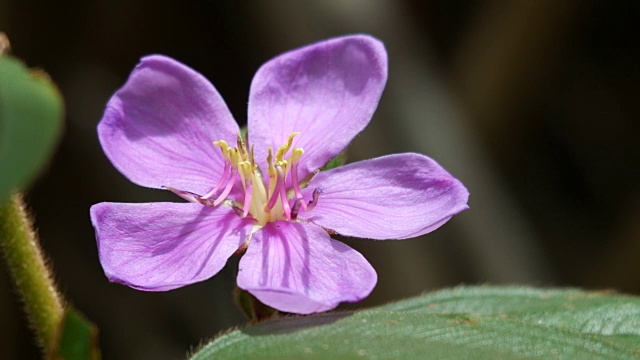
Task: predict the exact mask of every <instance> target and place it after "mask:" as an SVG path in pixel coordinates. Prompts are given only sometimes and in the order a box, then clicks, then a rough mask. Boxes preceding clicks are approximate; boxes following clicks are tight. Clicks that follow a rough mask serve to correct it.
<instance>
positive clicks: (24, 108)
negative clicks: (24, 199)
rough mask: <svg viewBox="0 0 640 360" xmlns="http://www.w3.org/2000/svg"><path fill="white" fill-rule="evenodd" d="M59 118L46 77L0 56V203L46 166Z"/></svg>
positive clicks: (58, 104)
mask: <svg viewBox="0 0 640 360" xmlns="http://www.w3.org/2000/svg"><path fill="white" fill-rule="evenodd" d="M62 117H63V104H62V98H61V96H60V94H59V92H58V90H57V89H56V87H55V86H54V85H53V83H52V82H51V81H50V80H49V79H48V77H47V76H46V74H44V73H43V72H37V71H36V72H33V71H29V69H27V68H26V67H25V66H24V65H23V64H22V63H21V62H20V61H18V60H16V59H15V58H12V57H10V56H0V174H2V176H0V202H2V201H4V200H6V199H7V198H8V195H9V193H10V192H12V191H14V190H16V189H18V188H23V187H25V186H27V185H28V183H29V182H30V181H31V180H33V178H34V177H35V175H36V174H37V173H38V171H39V170H40V169H41V168H42V167H43V166H44V165H45V164H46V162H47V160H48V159H49V158H50V156H51V153H52V150H53V148H54V145H55V144H56V142H57V139H58V136H59V134H60V130H61V125H62Z"/></svg>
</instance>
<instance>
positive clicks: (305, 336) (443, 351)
mask: <svg viewBox="0 0 640 360" xmlns="http://www.w3.org/2000/svg"><path fill="white" fill-rule="evenodd" d="M300 357H304V358H305V359H307V358H309V359H328V358H332V359H333V358H338V359H343V358H348V359H350V358H358V357H364V358H369V359H637V358H638V357H640V299H638V298H635V297H628V296H617V295H612V294H609V293H606V292H584V291H579V290H572V289H569V290H565V289H562V290H541V289H532V288H521V287H461V288H455V289H451V290H443V291H439V292H435V293H431V294H426V295H423V296H419V297H416V298H413V299H409V300H405V301H401V302H397V303H393V304H389V305H385V306H381V307H378V308H374V309H370V310H363V311H358V312H346V313H340V312H334V313H325V314H318V315H312V316H306V317H285V318H280V319H277V320H272V321H267V322H263V323H260V324H258V325H255V326H248V327H245V328H243V329H239V330H234V331H231V332H229V333H227V334H225V335H223V336H220V337H219V338H217V339H215V340H213V341H212V342H210V343H209V344H207V345H205V346H204V347H203V348H202V349H200V350H199V351H198V352H197V353H196V354H195V355H194V356H193V357H192V359H195V360H202V359H214V358H216V359H218V358H219V359H247V358H249V359H250V358H261V359H297V358H300Z"/></svg>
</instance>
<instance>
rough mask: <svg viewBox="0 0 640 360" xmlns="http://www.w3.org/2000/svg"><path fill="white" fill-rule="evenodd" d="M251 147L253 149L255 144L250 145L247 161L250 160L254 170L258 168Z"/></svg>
mask: <svg viewBox="0 0 640 360" xmlns="http://www.w3.org/2000/svg"><path fill="white" fill-rule="evenodd" d="M253 149H255V145H251V152H249V162H251V164H252V165H253V170H256V169H257V168H258V165H256V159H255V157H254V156H253Z"/></svg>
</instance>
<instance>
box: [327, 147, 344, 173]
mask: <svg viewBox="0 0 640 360" xmlns="http://www.w3.org/2000/svg"><path fill="white" fill-rule="evenodd" d="M346 153H347V151H346V150H345V151H343V152H341V153H340V155H338V156H336V157H334V158H333V159H331V160H329V162H328V163H326V164H325V165H324V166H323V167H322V169H320V171H327V170H331V169H335V168H337V167H338V166H342V165H344V163H345V162H346V161H347V155H346Z"/></svg>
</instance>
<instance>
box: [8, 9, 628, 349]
mask: <svg viewBox="0 0 640 360" xmlns="http://www.w3.org/2000/svg"><path fill="white" fill-rule="evenodd" d="M639 26H640V2H637V1H634V0H628V1H616V2H613V1H595V0H521V1H520V0H512V1H506V0H493V1H480V0H476V1H459V0H457V1H451V0H437V1H419V0H405V1H398V0H342V1H338V0H335V1H326V0H306V1H297V0H290V1H285V0H276V1H248V0H242V1H239V0H235V1H231V0H229V1H214V0H209V1H196V0H193V1H183V2H177V1H131V0H99V1H85V2H69V1H64V0H62V1H38V0H0V31H4V32H6V33H7V34H8V35H9V38H10V39H11V42H12V46H13V54H14V55H16V56H18V57H20V58H22V59H24V60H25V61H26V62H27V63H28V65H29V66H32V67H39V68H42V69H44V70H45V71H46V72H48V73H49V74H50V75H51V77H52V78H53V79H54V81H55V82H56V83H57V84H58V85H59V87H60V89H61V91H62V93H63V94H64V96H65V101H66V106H67V117H66V118H67V122H66V125H65V126H66V128H65V135H64V138H63V140H62V143H61V144H60V146H59V148H58V151H57V154H56V156H55V158H54V160H53V162H52V164H51V166H50V167H49V168H48V169H47V170H46V172H45V173H44V175H43V176H42V177H41V178H40V180H39V181H38V182H37V183H36V184H35V185H34V186H33V188H32V190H31V191H30V192H29V194H28V202H29V204H30V207H31V208H32V210H33V211H34V213H35V220H36V225H37V228H38V230H39V233H40V237H41V241H42V244H43V246H44V249H45V251H46V253H47V254H48V255H49V257H50V258H51V259H52V263H53V265H54V268H55V274H56V279H57V281H58V284H59V285H60V288H61V289H62V291H63V292H64V293H65V294H66V296H67V298H68V299H69V301H70V302H71V303H72V304H74V305H75V306H76V307H77V308H79V309H80V310H81V311H82V312H84V313H85V314H86V315H87V317H89V318H90V319H91V320H93V321H94V322H95V323H96V324H97V326H98V327H99V329H100V342H101V345H102V351H103V355H104V358H106V359H180V358H183V357H184V356H185V354H186V352H187V351H188V350H189V348H190V347H191V346H196V345H198V343H199V342H200V341H201V340H203V339H207V338H210V337H212V336H214V335H216V334H217V333H219V332H220V331H222V330H224V329H227V328H230V327H233V326H236V325H239V324H242V323H243V321H244V319H243V317H242V315H241V314H240V313H239V311H237V310H236V309H235V307H234V304H233V302H232V299H231V295H230V294H231V290H232V288H233V286H234V281H235V272H236V269H237V260H231V261H230V262H229V264H228V266H227V267H226V268H225V270H223V271H222V272H221V273H220V274H219V275H217V276H215V277H214V278H212V279H211V280H209V281H206V282H203V283H200V284H197V285H193V286H189V287H186V288H183V289H179V290H175V291H171V292H167V293H145V292H140V291H136V290H132V289H129V288H127V287H124V286H121V285H116V284H110V283H109V282H108V281H107V279H106V278H105V277H104V275H103V273H102V270H101V267H100V263H99V261H98V256H97V250H96V245H95V237H94V233H93V228H92V226H91V223H90V221H89V207H90V206H91V205H92V204H94V203H97V202H102V201H121V202H146V201H166V200H169V201H177V198H175V197H173V196H170V195H168V194H166V193H163V192H161V191H156V190H148V189H142V188H139V187H137V186H135V185H133V184H130V183H129V182H128V181H127V180H126V179H125V178H124V177H123V176H122V175H120V174H119V173H118V172H117V171H116V170H115V169H114V168H113V167H112V166H111V165H110V163H109V161H108V160H107V159H106V157H105V156H104V155H103V153H102V150H101V148H100V145H99V143H98V139H97V136H96V125H97V123H98V121H99V120H100V118H101V115H102V111H103V109H104V105H105V103H106V102H107V100H108V99H109V97H110V96H111V94H112V93H113V92H114V91H115V90H116V89H117V88H118V87H120V86H121V85H123V84H124V82H125V80H126V78H127V76H128V74H129V72H130V71H131V69H132V68H133V67H134V66H135V65H136V63H137V62H138V59H139V58H140V57H141V56H143V55H146V54H152V53H161V54H166V55H169V56H172V57H174V58H176V59H178V60H180V61H182V62H184V63H186V64H188V65H189V66H191V67H192V68H194V69H196V70H197V71H199V72H201V73H202V74H204V75H205V76H206V77H207V78H208V79H209V80H211V82H212V83H213V84H214V85H215V86H216V88H217V89H218V90H219V92H220V93H221V94H222V96H223V97H224V98H225V100H226V102H227V104H228V105H229V107H230V109H231V111H232V112H233V114H234V116H235V117H236V119H237V120H238V122H240V123H245V122H246V104H247V97H248V89H249V84H250V81H251V79H252V76H253V74H254V72H255V71H256V70H257V69H258V67H259V66H260V65H261V64H262V63H263V62H265V61H266V60H268V59H269V58H271V57H273V56H275V55H277V54H279V53H281V52H283V51H286V50H289V49H292V48H295V47H298V46H302V45H306V44H309V43H312V42H315V41H318V40H321V39H325V38H328V37H332V36H337V35H343V34H349V33H359V32H363V33H369V34H372V35H373V36H376V37H378V38H379V39H381V40H382V41H383V42H384V43H385V44H386V46H387V51H388V53H389V81H388V85H387V88H386V90H385V93H384V95H383V97H382V101H381V102H380V105H379V108H378V111H377V112H376V114H375V116H374V118H373V120H372V122H371V125H370V126H369V127H368V128H367V129H366V130H365V131H364V132H363V133H362V134H361V135H360V136H359V137H358V138H357V139H356V140H355V141H354V143H353V144H352V146H351V147H350V148H349V152H348V155H349V161H356V160H360V159H365V158H370V157H374V156H379V155H383V154H388V153H393V152H403V151H415V152H421V153H425V154H428V155H429V156H431V157H433V158H435V159H436V160H438V161H439V162H440V163H441V164H442V165H444V166H445V168H447V169H448V170H449V171H450V172H451V173H452V174H454V175H455V176H457V177H459V178H460V179H461V180H462V181H463V183H464V184H465V185H466V186H467V187H468V188H469V190H470V192H471V200H470V206H471V209H470V210H469V211H466V212H464V213H462V214H460V215H458V216H456V217H455V218H454V219H452V220H451V221H450V222H449V223H448V224H447V225H445V226H444V227H443V228H441V229H439V230H437V231H436V232H434V233H433V234H429V235H428V236H425V237H424V238H418V239H412V240H406V241H387V242H373V241H368V240H360V239H347V240H346V242H347V243H348V244H349V245H351V246H352V247H354V248H356V249H358V250H359V251H360V252H362V253H363V254H364V255H365V256H366V257H367V258H368V259H369V261H370V262H371V263H372V264H373V266H374V267H375V268H376V270H377V271H378V274H379V283H378V286H377V287H376V289H375V290H374V291H373V293H372V294H371V296H370V297H369V298H368V299H366V300H364V301H362V302H361V303H358V304H353V305H347V306H343V307H342V308H358V307H366V306H373V305H376V304H380V303H383V302H387V301H391V300H395V299H400V298H403V297H408V296H412V295H417V294H419V293H421V292H423V291H429V290H434V289H439V288H443V287H449V286H455V285H458V284H477V283H490V284H530V285H535V286H576V287H584V288H590V289H594V288H595V289H599V288H608V289H615V290H618V291H621V292H627V293H635V294H639V293H640V277H639V276H638V274H639V273H640V261H638V260H639V258H640V221H638V220H640V186H639V185H640V182H639V180H640V171H639V165H640V161H639V160H640V151H638V150H639V145H638V142H637V140H636V139H637V134H638V130H640V129H639V128H640V124H639V122H638V121H637V119H638V115H640V107H639V104H640V91H639V89H640V86H639V85H640V41H639V40H638V34H639V33H640V32H639V30H640V29H639V28H638V27H639ZM0 349H2V350H0V352H1V354H0V357H2V358H3V359H5V358H6V359H22V358H25V359H35V358H38V357H39V354H38V350H37V349H36V348H34V346H33V345H32V338H31V335H30V333H29V331H28V328H27V326H26V325H25V319H24V317H23V314H22V311H21V309H20V305H19V304H18V303H17V301H16V299H15V296H14V294H13V292H12V289H11V285H10V283H9V279H8V275H7V273H6V270H5V269H4V268H3V267H0Z"/></svg>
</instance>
